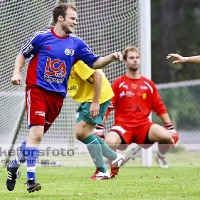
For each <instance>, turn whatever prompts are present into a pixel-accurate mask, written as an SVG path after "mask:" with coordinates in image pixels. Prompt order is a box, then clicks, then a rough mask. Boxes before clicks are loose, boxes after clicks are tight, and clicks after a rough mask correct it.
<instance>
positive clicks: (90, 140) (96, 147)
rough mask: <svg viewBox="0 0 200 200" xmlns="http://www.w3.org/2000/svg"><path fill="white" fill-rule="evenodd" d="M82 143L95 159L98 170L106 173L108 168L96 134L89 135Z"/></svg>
mask: <svg viewBox="0 0 200 200" xmlns="http://www.w3.org/2000/svg"><path fill="white" fill-rule="evenodd" d="M82 142H83V143H84V144H86V145H87V148H88V151H89V153H90V155H91V157H92V159H93V162H94V164H95V166H96V168H97V170H99V171H101V172H104V173H105V172H106V170H107V168H106V165H105V162H104V160H103V155H102V149H101V145H100V143H99V141H98V140H97V138H96V136H95V135H94V134H92V135H89V136H88V137H87V138H85V139H84V140H83V141H82Z"/></svg>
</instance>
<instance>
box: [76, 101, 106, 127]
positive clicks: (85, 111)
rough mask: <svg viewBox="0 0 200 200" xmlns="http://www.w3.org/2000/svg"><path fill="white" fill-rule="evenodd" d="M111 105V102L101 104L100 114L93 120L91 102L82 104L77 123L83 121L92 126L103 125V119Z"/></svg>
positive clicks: (77, 112) (77, 115) (77, 114)
mask: <svg viewBox="0 0 200 200" xmlns="http://www.w3.org/2000/svg"><path fill="white" fill-rule="evenodd" d="M109 104H110V100H108V101H106V102H104V103H102V104H100V110H99V114H98V115H97V116H96V117H95V119H92V118H91V116H90V105H91V102H85V103H81V104H80V106H79V108H78V109H77V111H76V123H77V122H80V121H81V120H82V121H85V122H87V123H91V124H102V121H103V117H104V115H105V113H106V111H107V109H108V106H109Z"/></svg>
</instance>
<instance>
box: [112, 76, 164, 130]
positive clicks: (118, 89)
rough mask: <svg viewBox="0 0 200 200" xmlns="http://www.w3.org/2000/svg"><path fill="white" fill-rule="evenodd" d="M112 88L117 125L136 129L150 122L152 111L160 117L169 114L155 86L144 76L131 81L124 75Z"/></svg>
mask: <svg viewBox="0 0 200 200" xmlns="http://www.w3.org/2000/svg"><path fill="white" fill-rule="evenodd" d="M112 88H113V92H114V95H115V96H114V97H113V98H112V103H113V105H114V110H115V124H120V125H122V126H125V127H128V128H131V127H136V126H140V125H143V124H145V123H147V122H148V121H149V118H148V117H149V114H150V112H151V111H154V112H156V113H157V115H158V116H160V115H162V114H164V113H167V110H166V107H165V105H164V103H163V102H162V99H161V96H160V94H159V93H158V91H157V89H156V86H155V84H154V83H153V81H151V80H149V79H147V78H145V77H143V76H141V77H140V78H139V79H131V78H128V77H127V76H126V75H123V76H121V77H119V78H117V79H116V80H115V81H114V82H113V83H112Z"/></svg>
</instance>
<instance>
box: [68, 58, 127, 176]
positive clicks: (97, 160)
mask: <svg viewBox="0 0 200 200" xmlns="http://www.w3.org/2000/svg"><path fill="white" fill-rule="evenodd" d="M68 94H69V95H70V96H71V98H72V99H73V100H74V101H76V102H78V103H80V105H79V107H78V109H77V113H76V138H77V139H78V140H80V141H81V142H83V143H84V144H86V145H87V148H88V151H89V153H90V155H91V157H92V159H93V161H94V164H95V166H96V171H95V173H94V175H93V176H91V177H90V179H91V180H102V179H108V178H110V173H109V172H108V170H107V167H106V165H105V162H104V160H103V156H104V157H106V158H108V159H109V160H110V161H111V164H113V165H115V166H116V167H120V165H121V164H122V162H123V160H124V156H123V155H120V154H118V153H116V152H115V151H113V150H112V149H111V148H109V147H108V146H107V145H106V144H105V143H104V142H103V140H102V139H101V138H99V137H98V136H96V135H94V134H93V130H94V127H95V125H96V124H102V120H103V117H104V115H105V112H106V110H107V108H108V106H109V104H110V100H111V98H112V97H113V95H114V94H113V91H112V88H111V86H110V83H109V81H108V80H107V78H106V76H105V74H104V73H103V71H102V70H100V69H98V70H94V69H92V68H89V67H88V66H87V65H86V64H84V63H83V62H82V61H78V62H77V63H76V64H75V65H74V66H73V67H72V70H71V74H70V77H69V80H68Z"/></svg>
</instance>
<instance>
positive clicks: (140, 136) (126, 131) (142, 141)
mask: <svg viewBox="0 0 200 200" xmlns="http://www.w3.org/2000/svg"><path fill="white" fill-rule="evenodd" d="M152 124H154V123H153V122H147V123H145V124H144V125H141V126H136V127H131V128H127V127H123V126H122V125H119V124H114V125H113V127H112V128H111V129H110V131H115V132H117V133H118V134H119V135H120V137H121V138H122V139H123V140H124V142H125V143H126V144H125V146H124V145H123V144H122V145H120V147H119V149H121V150H124V149H126V147H127V146H128V145H130V144H131V143H137V144H138V145H140V146H142V147H143V148H145V149H147V148H149V147H150V146H152V143H150V142H149V140H148V139H147V138H148V137H147V136H148V132H149V129H150V127H151V125H152Z"/></svg>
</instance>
